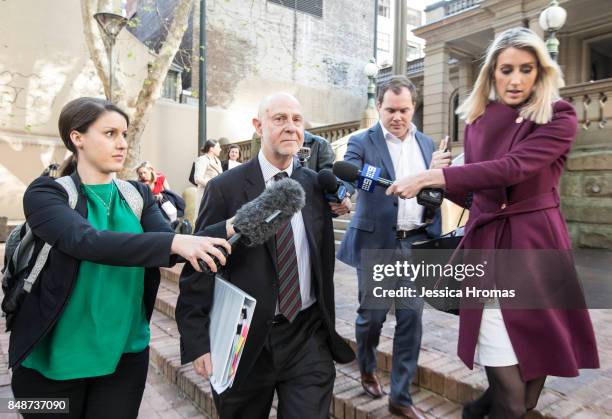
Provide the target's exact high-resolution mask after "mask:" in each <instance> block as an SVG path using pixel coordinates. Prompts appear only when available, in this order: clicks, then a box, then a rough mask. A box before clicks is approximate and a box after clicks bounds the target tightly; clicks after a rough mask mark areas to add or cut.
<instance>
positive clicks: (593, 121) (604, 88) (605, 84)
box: [561, 79, 612, 130]
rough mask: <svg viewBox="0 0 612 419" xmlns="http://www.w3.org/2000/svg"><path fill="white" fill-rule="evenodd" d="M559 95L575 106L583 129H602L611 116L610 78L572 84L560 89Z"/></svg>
mask: <svg viewBox="0 0 612 419" xmlns="http://www.w3.org/2000/svg"><path fill="white" fill-rule="evenodd" d="M561 96H562V97H563V98H564V99H565V100H567V101H568V102H570V103H572V104H573V105H574V108H576V115H577V116H578V122H579V123H580V125H581V127H582V129H583V130H588V129H589V128H592V127H594V126H596V127H598V128H600V129H602V128H604V127H605V126H606V125H607V124H608V119H610V118H612V103H611V101H610V100H609V99H611V98H612V79H604V80H598V81H594V82H586V83H580V84H574V85H571V86H567V87H564V88H563V89H561Z"/></svg>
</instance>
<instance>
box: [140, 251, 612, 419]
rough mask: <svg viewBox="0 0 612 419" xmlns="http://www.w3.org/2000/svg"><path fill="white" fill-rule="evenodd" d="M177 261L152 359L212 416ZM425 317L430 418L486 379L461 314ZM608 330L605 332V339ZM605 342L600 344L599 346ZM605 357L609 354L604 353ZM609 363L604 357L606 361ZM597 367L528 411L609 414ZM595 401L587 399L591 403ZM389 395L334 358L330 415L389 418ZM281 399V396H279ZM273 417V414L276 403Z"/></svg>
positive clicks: (340, 289)
mask: <svg viewBox="0 0 612 419" xmlns="http://www.w3.org/2000/svg"><path fill="white" fill-rule="evenodd" d="M179 275H180V267H178V266H177V267H175V268H172V269H162V282H161V285H160V290H159V293H158V295H157V300H156V306H155V307H156V312H155V313H154V316H153V321H152V326H151V334H152V339H151V360H152V362H153V363H154V364H155V365H156V367H157V369H158V370H159V371H160V372H161V373H162V374H163V375H164V376H165V378H166V379H167V380H168V381H169V382H170V383H172V384H174V385H175V386H176V387H177V388H178V390H179V391H180V392H182V393H184V395H185V396H186V397H188V398H189V399H190V400H192V401H193V403H194V404H195V405H196V406H197V407H198V408H199V409H201V411H202V412H203V413H204V414H205V415H208V416H211V417H216V416H215V415H216V413H215V409H214V406H213V402H212V396H211V389H210V385H209V383H208V382H207V380H205V379H203V378H201V377H200V376H198V375H197V374H196V373H195V372H194V370H193V368H192V366H191V365H190V364H189V365H185V366H181V365H180V356H179V345H178V331H177V327H176V323H175V320H174V309H175V306H176V299H177V294H178V277H179ZM351 275H354V273H353V271H352V270H351V269H349V268H348V267H347V266H346V265H344V264H341V263H340V262H337V267H336V274H335V279H336V329H337V331H338V333H340V335H341V336H342V337H343V338H344V339H345V340H346V341H347V342H348V343H349V344H350V345H351V346H352V347H353V349H355V331H354V312H355V308H356V303H355V301H356V295H355V294H356V291H355V290H354V288H355V287H354V286H353V280H352V276H351ZM591 315H592V316H593V321H594V326H595V328H596V330H600V331H601V330H604V328H605V325H607V324H609V321H611V320H612V311H608V310H604V311H602V312H599V313H598V312H597V311H595V312H592V313H591ZM394 320H395V319H394V317H393V316H392V315H391V314H390V315H389V318H388V319H387V322H386V323H385V326H384V328H383V333H382V335H381V340H380V344H379V346H378V349H377V364H378V367H379V371H380V375H381V378H382V381H383V383H384V385H385V386H386V388H388V386H389V381H390V379H389V371H390V369H391V361H392V355H391V353H392V348H393V339H392V336H393V329H394V326H395V324H394V323H395V321H394ZM423 324H427V328H428V331H427V333H426V334H425V335H424V337H423V344H422V347H421V352H420V355H419V360H418V371H417V375H416V377H415V380H414V383H413V387H412V389H411V393H412V397H413V400H414V402H415V404H416V406H418V407H419V408H420V409H422V410H423V411H424V412H425V413H426V415H427V417H428V418H460V417H461V404H463V403H465V402H467V401H470V400H473V399H475V398H476V397H478V396H479V395H480V394H481V393H482V391H483V390H484V389H485V387H486V385H487V379H486V375H485V373H484V370H483V368H482V367H480V366H475V368H474V370H469V369H467V368H466V367H465V366H464V365H463V363H462V362H460V361H459V360H458V358H457V356H456V354H455V349H456V339H457V336H456V335H457V318H456V317H455V316H452V315H448V314H445V313H440V312H437V311H434V310H425V313H424V315H423ZM606 336H608V334H607V332H605V333H604V335H603V336H599V338H600V339H604V340H606V341H607V339H608V338H606ZM600 349H601V348H600ZM604 358H607V357H604ZM602 362H605V359H604V360H602ZM604 369H605V372H603V375H602V374H601V373H600V372H598V371H596V370H594V371H587V370H585V371H583V372H582V373H581V377H579V378H575V379H567V378H554V377H550V378H549V380H548V381H547V384H546V388H545V389H544V391H543V393H542V395H541V397H540V400H539V403H538V406H537V407H536V409H535V410H534V411H532V412H530V413H529V414H528V416H527V418H530V419H533V418H547V419H548V418H551V419H552V418H571V419H589V418H603V417H612V396H610V395H609V394H608V393H609V391H608V390H609V385H610V384H611V383H612V380H611V379H609V378H607V375H606V374H607V372H608V369H607V368H604ZM589 400H590V402H589ZM387 403H388V401H387V398H383V399H379V400H372V399H370V398H369V397H368V396H366V395H365V394H364V392H363V389H362V388H361V384H360V381H359V370H358V367H357V365H356V363H354V362H353V363H351V364H348V365H340V364H338V365H336V381H335V384H334V393H333V398H332V406H331V410H330V416H331V417H333V418H351V419H352V418H389V417H393V416H392V415H390V414H389V412H388V409H387ZM274 406H276V401H275V402H274ZM271 417H276V410H275V408H274V409H273V411H272V414H271Z"/></svg>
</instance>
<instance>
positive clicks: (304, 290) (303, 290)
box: [257, 150, 316, 314]
mask: <svg viewBox="0 0 612 419" xmlns="http://www.w3.org/2000/svg"><path fill="white" fill-rule="evenodd" d="M257 158H258V160H259V166H260V167H261V172H262V174H263V178H264V182H265V183H266V187H268V186H269V185H271V184H272V183H274V182H275V180H274V176H275V175H276V174H277V173H280V172H286V173H287V175H288V176H289V177H291V174H292V173H293V160H292V161H291V163H290V164H289V167H287V168H286V169H284V170H279V169H278V168H277V167H276V166H274V165H273V164H272V163H270V162H269V161H268V159H266V156H264V154H263V151H262V150H259V154H258V155H257ZM291 228H292V230H293V244H294V245H295V253H296V255H297V264H298V275H299V277H300V295H301V297H302V310H305V309H307V308H308V307H310V306H311V305H313V304H314V302H315V301H316V298H315V296H314V289H313V287H312V280H311V275H312V273H311V267H310V250H309V249H308V238H307V237H306V227H305V226H304V219H303V218H302V211H300V212H298V213H296V214H294V215H293V217H291ZM276 313H277V314H278V313H279V310H278V301H277V302H276Z"/></svg>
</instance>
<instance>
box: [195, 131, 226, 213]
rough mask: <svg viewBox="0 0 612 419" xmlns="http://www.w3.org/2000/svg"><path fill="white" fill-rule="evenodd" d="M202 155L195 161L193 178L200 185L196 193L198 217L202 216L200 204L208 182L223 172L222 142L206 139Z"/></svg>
mask: <svg viewBox="0 0 612 419" xmlns="http://www.w3.org/2000/svg"><path fill="white" fill-rule="evenodd" d="M200 151H201V152H202V155H201V156H200V157H198V159H197V160H196V163H195V171H194V174H193V178H194V180H195V182H196V184H197V185H198V193H197V195H196V211H195V214H196V219H197V218H198V217H199V216H200V214H199V213H200V206H201V204H202V198H203V197H204V190H205V189H206V185H208V182H210V180H211V179H212V178H214V177H215V176H218V175H219V174H221V173H222V172H223V168H221V161H220V160H219V155H220V154H221V144H219V142H218V141H217V140H213V139H209V140H206V143H205V144H204V147H202V150H200Z"/></svg>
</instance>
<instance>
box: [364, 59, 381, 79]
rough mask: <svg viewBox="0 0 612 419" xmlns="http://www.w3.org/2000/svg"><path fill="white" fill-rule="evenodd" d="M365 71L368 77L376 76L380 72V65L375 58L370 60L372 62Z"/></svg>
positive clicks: (366, 66)
mask: <svg viewBox="0 0 612 419" xmlns="http://www.w3.org/2000/svg"><path fill="white" fill-rule="evenodd" d="M363 72H364V73H365V75H366V76H367V77H376V75H377V74H378V66H377V65H376V63H375V62H374V61H373V60H370V62H369V63H367V64H366V65H365V67H364V68H363Z"/></svg>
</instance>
